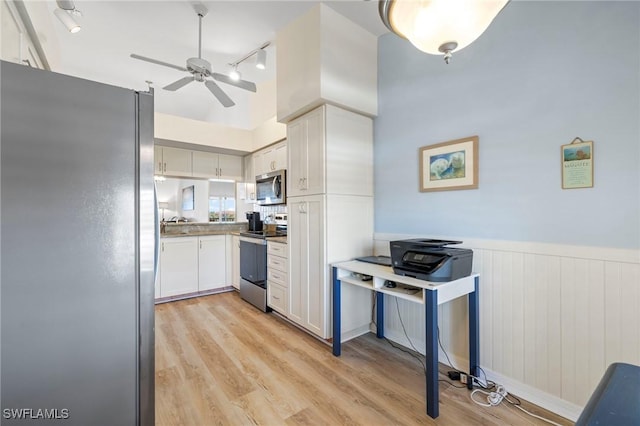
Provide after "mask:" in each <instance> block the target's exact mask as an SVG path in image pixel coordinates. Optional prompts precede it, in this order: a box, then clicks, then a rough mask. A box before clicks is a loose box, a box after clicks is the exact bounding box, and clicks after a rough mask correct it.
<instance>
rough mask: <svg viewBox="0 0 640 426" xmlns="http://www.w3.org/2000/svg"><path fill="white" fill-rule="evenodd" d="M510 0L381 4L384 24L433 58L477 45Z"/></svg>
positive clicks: (392, 1)
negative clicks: (472, 44) (476, 41)
mask: <svg viewBox="0 0 640 426" xmlns="http://www.w3.org/2000/svg"><path fill="white" fill-rule="evenodd" d="M508 1H509V0H482V1H478V0H455V1H453V0H379V3H378V10H379V12H380V17H381V18H382V22H383V23H384V24H385V25H386V27H387V28H389V29H390V30H391V31H392V32H394V33H396V34H397V35H399V36H400V37H403V38H406V39H408V40H409V41H410V42H411V43H412V44H413V45H414V46H415V47H417V48H418V49H420V50H422V51H423V52H426V53H430V54H432V55H439V54H443V55H444V60H445V62H446V63H447V64H448V63H449V60H450V59H451V54H452V53H453V52H454V51H456V52H457V51H458V50H461V49H463V48H465V47H467V46H468V45H470V44H471V43H473V42H474V41H475V40H476V39H477V38H478V37H480V36H481V35H482V33H483V32H484V31H485V30H486V29H487V27H489V25H490V24H491V22H492V21H493V19H494V18H495V17H496V16H497V15H498V13H500V11H501V10H502V8H504V6H505V5H506V4H507V3H508Z"/></svg>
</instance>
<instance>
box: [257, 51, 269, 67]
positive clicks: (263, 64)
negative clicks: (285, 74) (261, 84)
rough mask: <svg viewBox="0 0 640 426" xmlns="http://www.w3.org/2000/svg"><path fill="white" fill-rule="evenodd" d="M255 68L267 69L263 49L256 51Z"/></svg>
mask: <svg viewBox="0 0 640 426" xmlns="http://www.w3.org/2000/svg"><path fill="white" fill-rule="evenodd" d="M256 68H258V69H259V70H263V69H266V68H267V51H266V50H264V49H258V52H257V53H256Z"/></svg>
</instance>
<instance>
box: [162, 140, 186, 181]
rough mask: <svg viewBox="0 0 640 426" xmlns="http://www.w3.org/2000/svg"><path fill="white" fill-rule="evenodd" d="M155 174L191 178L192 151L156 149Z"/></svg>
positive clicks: (167, 148)
mask: <svg viewBox="0 0 640 426" xmlns="http://www.w3.org/2000/svg"><path fill="white" fill-rule="evenodd" d="M153 152H154V157H155V168H154V170H155V173H156V174H160V175H164V176H187V177H189V176H191V170H192V162H191V151H189V150H188V149H180V148H170V147H166V146H155V147H154V151H153Z"/></svg>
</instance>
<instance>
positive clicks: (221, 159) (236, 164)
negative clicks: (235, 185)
mask: <svg viewBox="0 0 640 426" xmlns="http://www.w3.org/2000/svg"><path fill="white" fill-rule="evenodd" d="M194 152H195V151H194ZM218 168H219V170H218V172H219V174H218V177H219V178H221V179H233V180H242V157H239V156H237V155H226V154H218Z"/></svg>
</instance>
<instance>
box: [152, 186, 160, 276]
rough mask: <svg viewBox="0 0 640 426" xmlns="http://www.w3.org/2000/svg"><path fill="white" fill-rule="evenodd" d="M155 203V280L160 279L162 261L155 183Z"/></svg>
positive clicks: (154, 187) (158, 207) (158, 206)
mask: <svg viewBox="0 0 640 426" xmlns="http://www.w3.org/2000/svg"><path fill="white" fill-rule="evenodd" d="M153 203H154V205H155V209H154V211H153V222H154V239H155V244H154V248H153V249H154V250H153V282H155V281H156V279H158V264H159V263H160V218H159V217H158V216H159V215H158V210H160V205H159V204H158V190H157V188H156V185H155V184H154V185H153Z"/></svg>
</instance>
